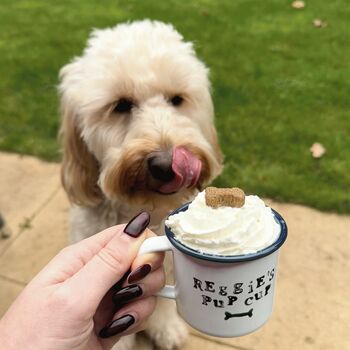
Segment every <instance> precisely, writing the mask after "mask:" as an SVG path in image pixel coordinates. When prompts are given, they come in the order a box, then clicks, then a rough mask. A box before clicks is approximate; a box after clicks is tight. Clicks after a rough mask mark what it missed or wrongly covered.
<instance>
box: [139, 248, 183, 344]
mask: <svg viewBox="0 0 350 350" xmlns="http://www.w3.org/2000/svg"><path fill="white" fill-rule="evenodd" d="M164 267H165V271H166V276H167V283H170V284H173V282H174V281H173V279H174V278H173V268H172V262H171V258H170V256H169V255H168V256H166V258H165V262H164ZM145 332H146V334H147V335H148V336H149V337H150V338H151V339H152V340H153V341H154V343H155V344H156V345H157V346H158V347H159V348H160V349H162V350H171V349H176V348H181V345H183V344H184V343H185V341H186V340H187V337H188V329H187V326H186V324H185V322H184V321H183V320H182V319H181V318H180V316H179V315H178V313H177V311H176V304H175V301H174V300H169V299H164V298H161V297H158V299H157V306H156V309H155V311H154V313H153V314H152V315H151V317H150V318H149V319H148V321H147V324H146V329H145Z"/></svg>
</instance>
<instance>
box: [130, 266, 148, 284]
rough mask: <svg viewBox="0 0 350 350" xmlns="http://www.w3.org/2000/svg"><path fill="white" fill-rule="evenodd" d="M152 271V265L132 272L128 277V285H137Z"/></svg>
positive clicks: (140, 267)
mask: <svg viewBox="0 0 350 350" xmlns="http://www.w3.org/2000/svg"><path fill="white" fill-rule="evenodd" d="M150 271H151V265H150V264H145V265H142V266H139V267H138V268H137V269H135V270H134V271H132V272H131V273H130V275H129V277H128V283H135V282H137V281H140V280H142V278H144V277H146V276H147V275H148V274H149V273H150Z"/></svg>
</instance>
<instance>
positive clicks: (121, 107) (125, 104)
mask: <svg viewBox="0 0 350 350" xmlns="http://www.w3.org/2000/svg"><path fill="white" fill-rule="evenodd" d="M133 106H134V103H133V101H132V100H129V99H127V98H121V99H120V100H119V101H118V103H117V105H116V106H115V107H114V112H116V113H129V112H130V111H131V108H132V107H133Z"/></svg>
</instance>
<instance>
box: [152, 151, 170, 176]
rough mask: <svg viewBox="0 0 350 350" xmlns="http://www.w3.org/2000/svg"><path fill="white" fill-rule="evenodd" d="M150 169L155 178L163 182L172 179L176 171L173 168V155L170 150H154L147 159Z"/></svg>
mask: <svg viewBox="0 0 350 350" xmlns="http://www.w3.org/2000/svg"><path fill="white" fill-rule="evenodd" d="M147 165H148V170H149V172H150V174H151V175H152V177H153V178H155V179H156V180H159V181H162V182H169V181H171V180H172V179H173V178H174V176H175V173H174V172H173V169H172V155H171V153H169V152H154V153H152V154H151V155H150V157H149V158H148V161H147Z"/></svg>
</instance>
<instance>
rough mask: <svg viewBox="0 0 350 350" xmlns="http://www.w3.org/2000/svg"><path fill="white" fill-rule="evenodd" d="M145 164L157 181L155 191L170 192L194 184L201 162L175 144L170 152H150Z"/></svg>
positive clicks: (187, 150)
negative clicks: (157, 184)
mask: <svg viewBox="0 0 350 350" xmlns="http://www.w3.org/2000/svg"><path fill="white" fill-rule="evenodd" d="M147 166H148V171H149V173H150V175H151V176H152V178H153V179H155V180H156V181H157V182H158V183H159V186H158V188H157V191H158V192H160V193H164V194H170V193H175V192H178V191H179V190H180V189H181V188H190V187H193V186H195V185H196V184H197V182H198V179H199V177H200V174H201V169H202V162H201V161H200V160H199V159H198V158H197V157H196V156H195V155H194V154H193V153H192V152H191V151H190V150H189V149H187V148H186V147H184V146H176V147H174V148H173V150H172V152H168V151H158V152H153V153H151V154H150V155H149V158H148V160H147Z"/></svg>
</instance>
